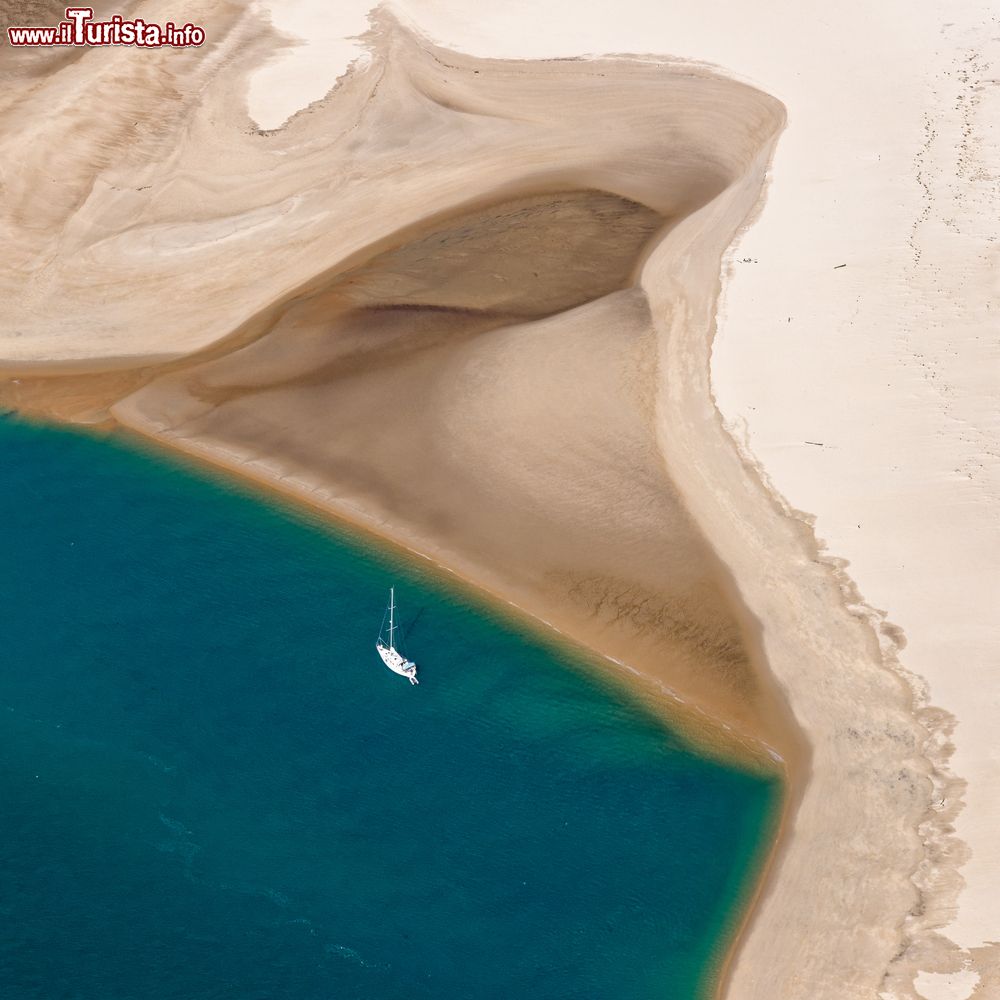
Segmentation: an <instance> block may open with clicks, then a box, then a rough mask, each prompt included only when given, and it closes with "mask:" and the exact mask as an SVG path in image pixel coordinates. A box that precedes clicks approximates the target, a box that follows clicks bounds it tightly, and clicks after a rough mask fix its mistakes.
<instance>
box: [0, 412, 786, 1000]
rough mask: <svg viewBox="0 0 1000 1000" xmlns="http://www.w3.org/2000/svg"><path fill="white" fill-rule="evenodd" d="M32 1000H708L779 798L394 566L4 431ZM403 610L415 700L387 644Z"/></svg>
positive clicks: (378, 553)
mask: <svg viewBox="0 0 1000 1000" xmlns="http://www.w3.org/2000/svg"><path fill="white" fill-rule="evenodd" d="M0 526H2V531H3V544H2V554H0V601H2V607H3V609H4V613H3V617H2V621H3V629H4V638H5V641H4V644H3V647H2V653H0V656H2V662H0V796H2V807H0V834H2V836H0V914H2V916H3V922H4V933H3V935H2V938H0V993H2V995H3V997H5V998H8V1000H21V998H28V997H32V998H34V997H38V998H46V1000H56V998H64V997H65V998H80V1000H84V998H85V1000H126V998H140V997H141V998H149V997H156V998H158V1000H172V998H177V1000H182V998H183V1000H201V998H230V997H232V998H272V997H273V998H278V997H289V998H295V1000H313V998H324V1000H325V998H335V1000H351V998H359V1000H360V998H364V1000H396V998H399V1000H404V998H405V1000H419V998H435V1000H458V998H470V1000H473V998H475V1000H483V998H498V1000H499V998H525V1000H574V998H580V1000H601V998H614V1000H647V998H653V997H669V998H685V997H692V996H695V995H697V994H698V992H699V984H701V985H704V983H705V981H706V979H705V977H706V975H707V974H708V973H709V971H710V968H711V964H712V960H713V957H715V956H717V954H718V947H719V942H720V940H721V936H722V935H723V932H724V928H725V927H726V926H727V924H728V923H729V922H730V921H731V920H732V917H733V908H734V906H735V905H736V903H737V901H738V899H739V897H740V895H741V893H742V892H743V891H744V890H745V888H746V882H747V879H748V876H750V875H751V874H752V871H753V869H754V867H755V865H756V864H757V863H758V861H759V858H760V855H761V852H762V849H763V846H764V842H765V841H766V838H767V837H768V836H770V833H771V830H772V827H773V823H774V820H775V817H776V813H777V809H778V807H779V799H780V787H779V785H778V784H777V782H776V781H773V780H768V779H767V778H764V777H761V776H759V775H751V774H747V773H742V772H740V771H737V770H733V769H730V768H727V767H723V766H721V765H719V764H718V763H714V762H711V761H708V760H705V759H703V758H702V757H700V756H698V755H697V754H696V753H695V752H694V751H693V750H692V749H691V748H689V747H688V746H687V744H686V743H685V742H684V741H683V740H682V739H681V738H680V737H679V736H678V735H676V734H673V733H671V732H670V731H668V730H667V729H665V728H664V727H663V725H662V723H661V722H660V721H659V720H658V719H654V718H652V717H651V716H650V715H649V714H648V713H647V712H646V711H645V710H644V709H643V708H642V707H641V706H639V705H637V704H635V703H634V702H633V701H632V700H631V699H630V698H629V697H628V695H627V694H626V693H624V692H622V691H619V690H617V689H616V688H614V687H612V686H609V685H605V684H602V683H600V682H599V681H598V680H596V679H595V678H594V677H593V676H592V675H588V674H587V673H586V672H584V671H581V670H578V669H575V668H574V666H573V662H572V657H573V654H572V653H571V652H568V651H567V650H566V649H565V648H563V647H560V646H557V645H554V644H549V643H547V642H546V641H544V640H541V639H540V638H539V636H538V635H537V634H536V633H534V632H533V631H531V630H530V629H528V630H525V629H519V628H516V627H514V626H513V625H512V624H511V621H510V619H509V618H508V617H505V616H498V615H497V614H495V613H493V612H491V611H490V610H489V609H488V608H487V607H486V606H485V605H483V604H480V603H478V601H477V600H476V599H475V598H474V597H473V596H472V595H471V594H468V593H466V592H464V591H462V590H457V589H455V588H452V587H450V586H449V585H448V584H445V583H442V580H441V579H440V577H438V576H437V575H436V574H434V573H431V572H428V571H424V570H421V569H419V568H415V567H414V566H413V565H412V563H410V562H404V561H402V560H401V559H400V558H398V557H397V556H396V555H395V554H394V553H393V552H392V551H391V550H373V549H372V547H371V545H370V543H369V542H368V541H367V540H358V539H354V538H352V537H351V536H349V535H347V534H343V533H339V532H335V531H333V530H331V529H329V528H324V527H320V526H317V525H314V524H310V523H309V522H308V521H307V520H306V519H305V518H304V517H302V516H299V515H296V514H293V513H290V512H288V511H286V510H281V509H277V508H276V507H273V506H269V505H267V504H265V503H263V502H261V501H260V500H259V499H257V498H255V497H253V496H250V495H248V494H245V493H243V492H242V491H241V490H240V489H239V488H237V487H229V486H226V485H224V484H221V483H219V482H216V481H212V480H209V479H206V478H205V477H203V476H201V475H200V474H197V473H195V472H193V471H190V470H187V469H184V468H181V467H179V466H177V465H175V464H173V463H171V462H168V461H165V460H163V459H160V458H157V457H152V456H150V455H148V454H144V453H142V452H141V451H139V450H137V449H135V448H133V447H131V446H128V445H126V444H123V443H120V442H118V443H116V442H112V441H102V440H97V439H95V438H92V437H88V436H84V435H80V434H75V433H70V432H67V431H62V430H55V429H50V428H37V427H31V426H26V425H24V424H19V423H16V422H14V421H12V420H10V419H9V418H7V419H0ZM390 581H394V582H395V583H396V586H397V596H398V599H399V600H400V602H401V611H402V618H403V621H404V624H405V625H406V627H407V629H408V635H407V640H406V642H407V646H408V649H409V651H410V653H411V654H412V655H414V656H415V658H416V659H417V660H418V661H419V662H420V665H421V685H420V686H419V687H411V686H410V685H409V684H407V683H406V681H405V680H403V679H402V678H399V677H396V676H395V675H393V674H391V673H389V672H388V671H387V670H386V669H385V668H384V667H383V666H382V665H381V663H380V661H379V660H378V658H377V655H376V653H375V650H374V648H373V642H374V637H375V633H376V632H377V629H378V626H379V623H380V620H381V617H382V610H383V606H384V602H385V597H386V590H387V588H388V584H389V582H390Z"/></svg>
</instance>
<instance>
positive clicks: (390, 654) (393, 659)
mask: <svg viewBox="0 0 1000 1000" xmlns="http://www.w3.org/2000/svg"><path fill="white" fill-rule="evenodd" d="M375 648H376V649H377V650H378V655H379V656H381V657H382V662H383V663H384V664H385V665H386V666H387V667H388V668H389V669H390V670H391V671H392V672H393V673H394V674H399V676H400V677H405V678H406V679H407V680H408V681H409V682H410V683H411V684H419V683H420V682H419V681H418V680H417V665H416V664H415V663H414V662H413V661H412V660H408V659H407V658H406V657H405V656H403V654H402V653H400V652H399V651H398V650H397V649H396V648H395V647H393V646H386V645H385V644H384V643H381V642H377V643H375Z"/></svg>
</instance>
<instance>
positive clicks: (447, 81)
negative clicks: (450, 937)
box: [0, 2, 933, 1000]
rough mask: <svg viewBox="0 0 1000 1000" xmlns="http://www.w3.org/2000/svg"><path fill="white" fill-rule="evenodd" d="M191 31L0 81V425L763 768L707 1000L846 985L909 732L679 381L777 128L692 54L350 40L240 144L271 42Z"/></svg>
mask: <svg viewBox="0 0 1000 1000" xmlns="http://www.w3.org/2000/svg"><path fill="white" fill-rule="evenodd" d="M158 6H159V5H157V4H146V5H142V4H140V5H139V7H140V8H142V9H144V10H146V11H147V13H148V16H149V18H150V19H162V18H158V16H157V8H158ZM185 7H186V9H188V10H189V12H190V15H189V16H190V17H191V19H193V20H196V21H200V22H201V23H206V21H207V23H209V24H211V25H212V26H213V29H214V30H213V32H212V37H213V38H215V39H216V40H217V41H216V43H215V44H214V45H213V46H212V47H210V48H209V49H206V50H204V51H203V52H201V53H145V52H144V53H135V52H129V51H124V50H121V51H110V52H109V51H100V52H93V53H90V52H88V53H85V54H83V55H82V56H80V57H79V58H77V59H75V60H73V61H71V62H69V63H67V64H61V65H60V69H59V74H58V76H51V77H49V76H45V75H38V74H29V73H27V72H26V71H25V70H24V68H23V66H24V61H23V59H22V60H20V61H19V62H17V63H10V64H7V65H5V66H0V72H3V73H4V75H5V77H6V80H7V82H10V83H12V84H15V85H17V87H18V88H19V94H20V99H19V101H18V102H17V103H16V104H12V103H10V102H7V103H6V104H4V105H0V116H2V119H3V124H4V128H3V129H2V130H0V157H2V158H3V161H4V162H5V163H8V162H9V163H13V164H15V166H14V168H13V169H11V170H10V171H9V173H6V174H5V177H4V182H5V185H6V188H7V192H8V195H9V196H8V197H7V198H6V199H5V201H4V207H3V209H2V213H3V214H2V216H0V251H2V255H3V260H4V262H5V266H4V269H3V272H2V273H0V294H3V295H4V298H5V301H6V303H7V304H8V307H7V309H6V311H5V316H4V323H3V327H2V329H0V369H2V370H3V372H4V373H5V376H6V377H5V380H4V381H3V382H2V383H0V403H2V404H5V405H13V406H16V407H18V408H21V409H23V410H25V411H33V412H49V413H53V414H55V415H57V416H61V417H63V418H65V419H74V420H79V421H86V422H101V421H112V420H113V421H117V422H118V423H120V424H123V425H125V426H128V427H130V428H132V429H134V430H136V431H138V432H140V433H143V434H146V435H148V436H151V437H154V438H156V439H157V440H160V441H162V442H163V443H165V444H167V445H168V446H173V447H177V448H180V449H182V450H185V451H188V452H190V453H194V454H200V455H202V456H203V457H205V458H207V459H209V460H211V461H215V462H216V463H218V464H222V465H226V466H229V467H231V468H235V469H238V470H239V471H241V472H244V473H245V474H248V475H251V476H253V477H255V478H257V479H259V480H260V481H264V482H272V483H273V484H275V485H276V486H277V487H278V488H281V489H283V490H284V491H286V492H291V493H293V494H296V495H299V496H301V497H303V498H305V499H308V500H310V501H311V502H314V503H318V504H320V505H322V506H323V507H324V508H325V509H328V510H330V511H331V512H334V513H336V514H339V515H340V516H343V517H347V518H349V519H351V520H353V521H355V522H357V523H360V524H363V525H365V526H366V527H368V528H369V529H371V530H373V531H375V532H377V533H379V534H381V535H383V536H384V537H387V538H390V539H392V540H394V541H397V542H399V543H401V544H404V545H406V546H407V547H408V548H410V549H411V550H413V551H415V552H417V553H420V554H422V555H425V556H427V557H429V558H432V559H433V560H434V561H435V562H437V563H439V564H440V565H442V566H443V567H445V568H448V569H451V570H453V571H455V572H458V573H460V574H461V575H462V576H464V577H466V578H467V579H469V580H471V581H473V582H475V583H477V584H479V585H481V586H483V587H484V588H486V589H487V590H489V591H490V592H492V593H494V594H496V595H497V596H498V597H501V598H503V599H505V600H508V601H510V602H511V603H513V604H515V605H517V606H518V607H521V608H523V609H525V610H527V611H528V612H529V613H531V614H534V615H535V616H536V617H538V618H540V619H542V620H544V621H546V622H549V623H550V624H552V625H553V626H554V627H556V628H558V629H559V630H560V631H562V632H564V633H565V634H566V635H568V636H571V637H573V638H574V639H576V640H578V641H580V642H582V643H584V644H585V645H587V646H588V647H590V648H591V649H593V650H595V651H596V652H598V653H600V654H602V655H603V656H604V657H606V658H607V659H608V662H609V666H610V665H611V664H612V662H618V663H620V664H624V665H626V666H627V667H629V668H630V669H631V670H632V671H635V673H636V676H637V677H638V678H639V680H640V683H641V685H642V687H643V689H644V690H646V691H652V690H658V691H660V692H661V693H662V694H666V695H667V696H668V697H670V698H673V699H675V701H676V703H677V704H681V703H683V705H685V706H686V711H687V712H688V713H692V714H697V715H698V716H699V717H700V718H711V719H712V720H713V722H712V724H711V727H706V726H705V724H702V725H701V731H702V732H703V734H704V733H709V732H710V731H711V732H714V733H716V734H719V735H718V740H719V742H720V743H722V744H726V745H730V744H732V742H733V741H739V742H741V743H743V744H745V745H747V746H754V747H757V748H763V750H764V751H765V752H770V753H771V754H772V755H773V756H777V757H779V758H780V759H782V761H783V762H784V766H785V767H786V768H787V771H788V774H789V778H790V780H791V782H792V789H793V794H792V795H791V796H790V800H789V810H790V814H789V816H788V817H787V821H786V823H785V825H784V834H783V837H782V850H781V853H780V857H779V858H778V861H777V862H776V863H775V864H774V865H773V866H772V869H771V873H770V877H769V879H768V881H767V884H766V886H765V891H764V892H763V893H762V895H761V897H760V898H759V900H758V903H757V906H756V909H755V913H754V916H753V919H752V921H750V923H749V924H748V926H747V927H746V929H745V931H744V933H743V935H742V938H741V941H740V944H739V947H738V950H737V951H736V953H735V956H734V957H733V959H732V961H731V962H730V963H729V966H728V968H727V972H726V977H725V980H724V982H723V983H721V984H720V989H722V991H723V992H724V993H725V994H726V995H727V996H732V997H741V998H742V997H761V998H768V1000H770V998H776V997H789V998H791V997H809V998H823V997H831V998H834V997H836V998H838V1000H840V998H845V997H848V998H849V997H858V998H861V997H865V998H868V997H873V996H875V995H876V994H877V992H878V990H879V988H880V987H881V986H882V985H883V983H884V982H885V979H886V975H887V971H888V970H889V968H890V966H891V965H892V963H893V960H894V958H895V957H896V956H897V955H898V953H899V951H900V945H901V941H902V939H903V923H904V920H905V917H906V915H907V913H909V912H910V911H911V910H912V909H913V907H914V905H915V896H916V889H915V887H914V884H913V882H912V879H911V877H912V875H913V872H914V871H915V870H916V869H917V867H918V866H919V865H920V864H921V861H922V859H923V857H924V853H925V850H926V848H925V842H924V840H923V839H922V838H921V837H920V836H919V835H918V827H919V825H920V823H921V822H922V820H923V819H924V818H925V817H926V815H927V813H928V811H929V809H930V802H931V794H932V782H931V780H930V776H931V772H932V770H933V766H932V764H931V762H930V761H929V759H928V757H927V755H926V753H925V751H924V749H923V748H924V744H925V741H926V739H927V730H926V729H925V727H924V726H923V725H922V724H921V723H919V722H918V721H917V719H916V717H915V714H914V712H913V705H912V696H911V692H910V690H909V689H908V688H907V687H906V686H905V685H904V684H903V683H902V682H901V681H900V680H899V678H898V677H897V676H896V675H894V674H893V673H891V672H889V671H887V670H886V669H885V667H884V664H883V659H882V654H881V650H880V648H879V644H878V641H877V638H876V636H875V634H874V633H873V631H872V629H871V627H870V624H869V622H868V621H867V619H866V618H864V617H863V616H861V615H858V614H855V613H852V612H851V611H850V610H849V609H848V608H847V607H845V603H844V601H843V598H842V593H841V586H840V585H841V582H842V581H840V580H838V579H837V577H836V575H835V574H834V573H833V572H831V569H830V567H829V566H828V565H826V564H824V563H823V562H821V561H820V560H819V559H817V553H816V549H815V546H814V543H813V540H812V538H811V535H810V533H809V532H808V531H807V530H805V529H804V527H803V525H802V524H801V523H800V522H799V521H797V520H795V519H794V518H791V517H789V516H788V512H787V511H786V510H784V509H782V507H781V506H780V505H779V504H778V503H777V502H776V501H775V500H774V498H773V495H772V493H771V492H769V491H768V490H767V489H766V488H765V484H764V483H763V482H762V480H761V476H760V474H759V473H758V471H757V470H756V469H755V468H754V467H753V466H752V465H751V464H749V463H748V462H746V461H745V460H744V459H743V458H742V457H741V455H740V453H739V452H738V450H737V449H736V448H735V447H734V446H733V443H732V441H731V439H730V438H729V436H728V435H727V433H726V431H725V429H724V428H723V426H722V423H721V420H720V418H719V416H718V412H717V410H716V408H715V405H714V401H713V397H712V391H711V385H710V382H709V367H710V365H709V360H710V359H709V351H710V345H711V337H712V333H713V330H714V316H715V304H716V299H717V296H718V293H719V275H720V261H721V258H722V255H723V253H724V252H725V250H726V248H727V247H728V246H729V245H730V244H731V242H732V240H733V239H734V237H735V236H736V234H737V233H738V232H739V231H740V229H741V227H743V226H745V225H746V224H747V222H748V221H749V220H750V219H751V218H752V217H753V216H754V214H755V213H756V212H757V211H759V209H760V199H761V191H762V188H763V184H764V180H765V176H766V172H767V167H768V164H769V162H770V160H771V157H772V155H773V152H774V147H775V143H776V142H778V141H779V136H780V133H781V129H782V126H783V124H784V109H783V107H782V105H781V104H780V103H779V102H778V101H777V100H775V99H774V98H772V97H769V96H768V95H766V94H764V93H762V92H761V91H759V90H756V89H754V88H752V87H749V86H746V85H744V84H740V83H737V82H734V81H732V80H729V79H725V78H723V77H721V76H719V75H716V74H714V73H711V72H708V71H706V70H704V69H701V68H698V67H696V66H694V65H692V64H684V63H656V62H653V61H649V60H643V61H636V60H628V59H619V60H606V61H605V60H601V61H597V60H593V61H590V60H588V61H558V62H545V63H540V64H527V63H517V62H504V61H499V60H479V59H473V58H470V57H467V56H462V55H459V54H456V53H453V52H448V51H446V50H443V49H440V48H436V47H434V46H432V45H430V44H428V43H424V42H421V41H420V40H419V39H418V38H416V37H415V36H413V35H412V34H411V33H409V32H408V31H406V30H403V29H402V28H401V27H400V26H399V25H398V24H396V23H395V22H394V21H393V20H392V19H391V18H389V17H387V16H385V15H381V16H379V17H378V18H376V20H375V21H374V23H373V28H372V31H371V32H370V35H369V39H368V44H369V46H370V50H371V59H370V60H369V61H368V62H367V63H366V64H365V65H362V66H359V67H357V69H356V71H355V72H353V73H351V74H349V75H348V76H347V77H345V78H344V79H343V80H342V81H341V82H340V84H339V86H338V88H337V89H336V90H335V91H334V92H333V94H332V95H331V96H330V97H328V98H327V99H326V100H324V101H321V102H319V103H317V104H315V105H312V106H310V107H309V108H308V109H306V110H304V111H302V112H300V113H299V114H297V115H296V116H295V117H294V118H293V119H292V120H291V121H290V122H289V123H288V124H287V125H286V126H285V127H283V128H282V129H280V130H276V131H273V132H268V131H263V130H261V129H259V128H256V127H255V126H254V125H253V124H252V123H251V122H250V121H249V119H248V118H247V116H246V114H245V105H244V103H243V100H244V95H245V81H246V76H247V73H248V71H249V70H250V69H251V68H252V67H253V66H255V65H258V64H259V63H260V62H261V61H262V60H263V59H264V58H266V55H267V53H268V52H269V51H270V49H271V46H272V45H273V41H274V40H273V37H272V36H270V35H268V33H267V32H266V31H263V30H262V29H261V26H260V24H259V23H258V22H257V21H256V20H255V19H254V18H253V17H252V16H250V15H249V14H247V13H246V12H245V11H244V10H243V9H242V8H241V7H240V6H239V5H235V4H234V5H221V6H218V5H216V6H213V8H212V9H211V10H210V9H209V5H208V4H199V3H194V2H190V3H188V4H186V5H185ZM123 94H127V95H128V96H127V99H123V97H122V95H123ZM748 607H753V608H754V611H755V616H756V617H754V616H751V615H750V613H749V612H748V610H747V608H748Z"/></svg>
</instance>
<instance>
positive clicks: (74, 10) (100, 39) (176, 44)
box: [7, 7, 205, 49]
mask: <svg viewBox="0 0 1000 1000" xmlns="http://www.w3.org/2000/svg"><path fill="white" fill-rule="evenodd" d="M7 38H8V39H9V41H10V44H11V45H16V46H19V47H31V46H40V47H49V46H53V45H77V46H95V45H136V46H139V47H140V48H148V49H158V48H161V47H163V46H170V47H172V48H187V47H188V46H191V45H201V44H202V43H203V42H204V41H205V29H204V28H202V27H201V26H200V25H197V24H190V23H188V24H174V22H173V21H167V22H166V24H152V23H150V22H149V21H144V20H143V19H142V18H141V17H137V18H135V20H127V19H126V18H124V17H122V16H121V15H120V14H115V15H114V16H113V17H111V18H110V19H109V20H107V21H95V20H94V8H93V7H67V8H66V20H65V21H60V22H59V23H58V24H55V25H50V26H48V27H38V26H24V27H20V28H13V27H11V28H8V29H7Z"/></svg>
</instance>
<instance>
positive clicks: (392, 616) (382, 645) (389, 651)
mask: <svg viewBox="0 0 1000 1000" xmlns="http://www.w3.org/2000/svg"><path fill="white" fill-rule="evenodd" d="M386 611H387V612H388V615H389V641H388V643H386V642H384V641H383V640H382V633H383V632H384V631H385V615H383V616H382V628H381V629H379V633H378V641H377V642H376V643H375V648H376V649H377V650H378V655H379V656H381V657H382V662H383V663H384V664H385V665H386V666H387V667H388V668H389V669H390V670H391V671H392V672H393V673H396V674H399V675H400V676H401V677H406V678H407V679H408V680H409V682H410V683H411V684H419V683H420V681H418V680H417V665H416V664H415V663H414V662H413V661H412V660H408V659H407V658H406V657H405V656H403V654H402V653H401V652H400V651H399V650H398V649H396V588H395V587H390V588H389V607H388V608H387V609H386Z"/></svg>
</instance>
